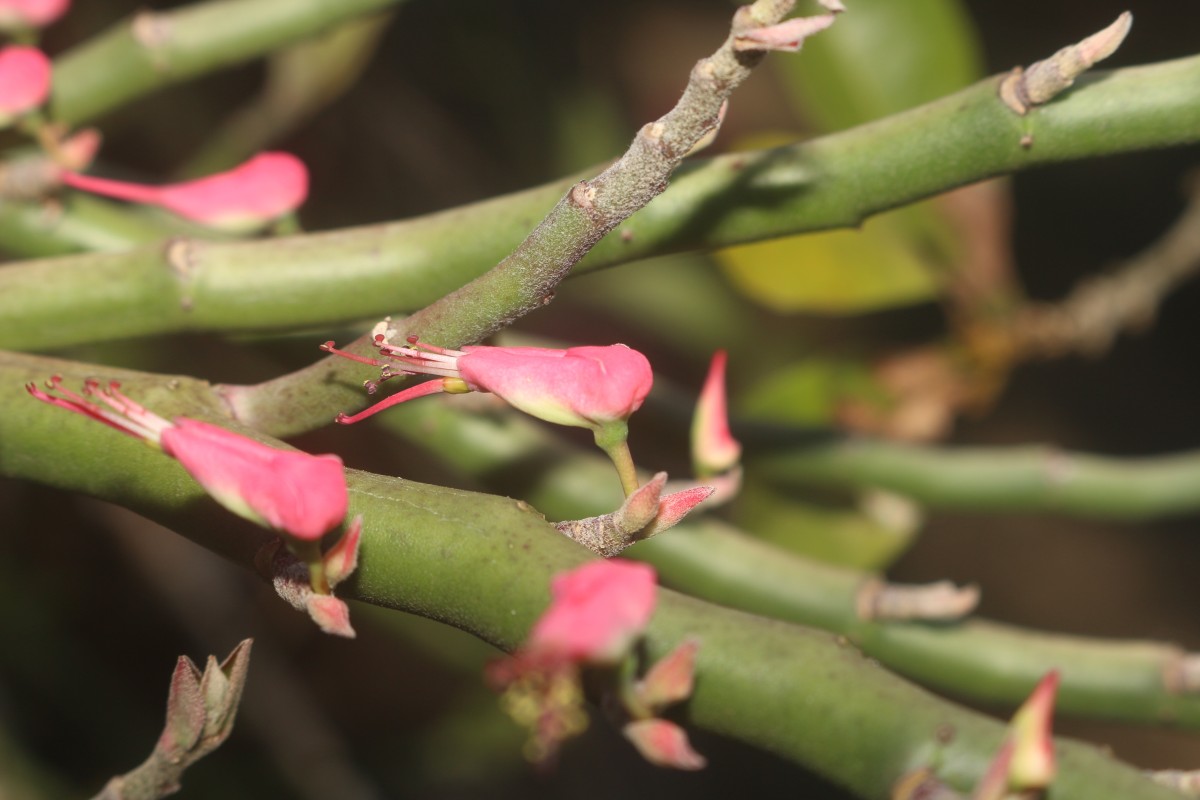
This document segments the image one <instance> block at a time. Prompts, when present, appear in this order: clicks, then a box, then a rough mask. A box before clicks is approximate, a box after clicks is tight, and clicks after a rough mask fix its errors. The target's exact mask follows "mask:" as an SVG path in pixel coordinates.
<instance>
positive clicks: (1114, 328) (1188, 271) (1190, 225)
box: [1010, 180, 1200, 358]
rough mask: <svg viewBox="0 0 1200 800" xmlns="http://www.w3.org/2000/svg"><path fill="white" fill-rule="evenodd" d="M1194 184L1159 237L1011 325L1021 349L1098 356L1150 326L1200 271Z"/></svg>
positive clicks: (1199, 215)
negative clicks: (1182, 206) (1129, 333)
mask: <svg viewBox="0 0 1200 800" xmlns="http://www.w3.org/2000/svg"><path fill="white" fill-rule="evenodd" d="M1193 183H1194V184H1195V185H1194V187H1193V189H1192V192H1191V198H1190V199H1189V202H1188V206H1187V208H1186V209H1184V212H1183V214H1182V215H1181V216H1180V218H1179V219H1178V220H1176V222H1175V224H1174V225H1172V226H1171V229H1170V230H1169V231H1167V233H1166V234H1165V235H1164V236H1163V237H1162V238H1161V239H1160V240H1159V241H1157V242H1155V243H1154V244H1153V245H1151V246H1150V247H1149V248H1148V249H1146V250H1145V251H1143V252H1142V253H1139V254H1138V255H1136V256H1134V257H1133V258H1131V259H1130V260H1129V261H1127V262H1125V263H1124V264H1122V265H1120V266H1119V267H1117V268H1116V269H1114V270H1111V271H1110V272H1109V273H1108V274H1105V275H1100V276H1097V277H1094V278H1091V279H1088V280H1086V281H1084V282H1083V283H1082V284H1080V285H1079V286H1078V287H1077V288H1076V289H1074V290H1073V291H1072V292H1071V294H1070V295H1069V296H1068V297H1067V298H1066V299H1064V300H1062V301H1061V302H1058V303H1041V304H1036V305H1030V306H1029V307H1027V308H1025V309H1024V310H1023V311H1022V312H1020V313H1019V314H1018V315H1017V317H1016V319H1015V320H1014V322H1013V324H1012V326H1011V329H1010V335H1011V336H1012V337H1013V340H1014V345H1015V346H1016V348H1017V350H1018V351H1019V352H1021V353H1024V354H1026V355H1027V356H1030V357H1034V358H1053V357H1059V356H1062V355H1065V354H1068V353H1076V352H1077V353H1081V354H1085V355H1092V356H1096V355H1100V354H1102V353H1104V352H1105V351H1106V350H1108V348H1109V347H1111V346H1112V343H1113V341H1114V340H1115V339H1116V338H1117V336H1118V335H1119V334H1120V333H1121V332H1122V331H1133V330H1139V329H1143V328H1145V327H1147V326H1148V325H1149V324H1150V323H1151V322H1152V321H1153V320H1154V316H1155V314H1156V313H1157V311H1158V307H1159V306H1160V305H1161V304H1162V302H1163V300H1164V299H1166V296H1167V295H1168V294H1169V293H1170V292H1171V291H1172V290H1173V289H1175V287H1177V286H1179V285H1180V284H1181V283H1183V282H1185V281H1187V280H1189V279H1190V278H1192V277H1193V276H1194V275H1195V274H1196V272H1197V271H1200V180H1194V181H1193Z"/></svg>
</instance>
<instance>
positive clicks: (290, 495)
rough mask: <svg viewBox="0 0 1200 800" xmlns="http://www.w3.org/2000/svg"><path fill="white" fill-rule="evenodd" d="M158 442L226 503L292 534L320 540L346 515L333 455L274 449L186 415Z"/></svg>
mask: <svg viewBox="0 0 1200 800" xmlns="http://www.w3.org/2000/svg"><path fill="white" fill-rule="evenodd" d="M161 444H162V449H163V452H165V453H166V454H167V455H169V456H174V457H175V458H176V459H177V460H178V461H179V463H180V464H182V465H183V468H184V469H186V470H187V471H188V473H189V474H191V476H192V477H193V478H195V479H196V481H197V482H198V483H199V484H200V485H201V486H203V487H204V488H205V490H206V491H207V492H208V493H209V494H211V495H212V496H213V497H214V498H216V499H217V501H218V502H220V503H221V504H222V505H224V506H225V507H226V508H228V509H230V510H231V511H233V512H234V513H237V514H239V515H241V516H244V517H246V518H248V519H250V520H252V521H255V522H259V523H262V524H265V525H267V526H269V527H271V528H274V529H275V530H278V531H282V532H285V533H287V534H289V535H291V536H294V537H296V538H297V539H305V540H316V539H320V538H321V537H322V536H324V535H325V534H326V533H327V532H329V531H330V530H333V529H334V528H336V527H337V526H338V525H340V524H341V523H342V520H343V519H344V518H345V516H346V508H347V505H348V493H347V489H346V476H345V469H344V468H343V466H342V460H341V459H340V458H338V457H337V456H335V455H321V456H314V455H309V454H308V453H301V452H299V451H295V450H279V449H277V448H274V447H270V446H268V445H265V444H262V443H261V442H256V441H254V440H253V439H248V438H246V437H245V436H241V435H240V434H237V433H234V432H233V431H229V430H226V429H225V428H221V427H218V426H216V425H210V424H208V423H207V422H200V421H198V420H193V419H187V418H186V417H180V418H179V419H177V420H175V424H174V425H173V426H172V427H170V428H167V429H166V430H165V431H163V433H162V439H161Z"/></svg>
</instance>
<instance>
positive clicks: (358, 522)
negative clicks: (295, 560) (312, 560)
mask: <svg viewBox="0 0 1200 800" xmlns="http://www.w3.org/2000/svg"><path fill="white" fill-rule="evenodd" d="M361 540H362V514H359V515H357V516H356V517H355V518H354V519H353V520H351V521H350V527H349V528H347V529H346V532H345V533H344V534H342V538H340V539H338V540H337V543H336V544H334V545H333V547H331V548H329V550H328V551H326V553H325V556H324V559H323V561H324V564H325V578H326V579H327V580H328V581H329V585H330V586H337V585H338V584H339V583H341V582H342V581H344V580H346V578H348V577H350V575H351V573H353V572H354V570H355V569H357V568H358V548H359V544H360V543H361Z"/></svg>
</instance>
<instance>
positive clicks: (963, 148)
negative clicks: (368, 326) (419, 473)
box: [0, 56, 1200, 433]
mask: <svg viewBox="0 0 1200 800" xmlns="http://www.w3.org/2000/svg"><path fill="white" fill-rule="evenodd" d="M995 83H996V79H994V78H993V79H990V80H988V81H984V82H982V83H979V84H976V85H975V86H972V87H970V88H968V89H965V90H963V91H962V92H959V93H957V94H954V95H951V96H950V97H947V98H944V99H942V100H938V101H935V102H933V103H929V104H927V105H924V106H920V107H918V108H915V109H912V110H911V111H907V112H904V113H902V114H897V115H895V116H892V117H888V118H886V119H883V120H880V121H878V122H875V123H872V124H870V125H866V126H862V127H859V128H854V129H852V130H849V131H845V132H843V133H838V134H833V135H831V136H826V137H822V138H819V139H815V140H812V141H809V142H803V143H799V144H795V145H790V146H787V147H783V148H779V149H776V150H768V151H759V152H755V153H739V154H735V155H729V156H722V157H719V158H715V159H708V160H697V161H692V162H690V163H688V164H685V165H684V166H683V167H681V168H680V170H679V171H678V173H677V174H676V176H675V179H674V181H673V183H672V185H671V187H670V188H669V189H668V190H667V191H666V192H665V193H664V194H663V196H662V197H661V198H660V199H659V200H657V201H656V202H654V203H651V204H650V205H649V206H647V207H646V208H644V209H642V211H641V212H639V213H638V214H636V215H635V216H634V217H632V218H631V219H629V220H628V221H626V222H625V223H623V224H622V225H621V226H620V227H619V229H618V230H619V233H620V235H618V236H610V237H607V238H605V239H603V240H601V241H600V242H599V244H597V245H596V246H595V247H594V248H593V249H592V251H591V252H590V253H589V254H588V255H587V257H586V258H584V260H583V261H582V262H581V263H580V264H579V266H578V268H577V270H579V269H582V270H588V269H596V268H600V267H607V266H612V265H614V264H622V263H627V262H630V261H634V260H637V259H641V258H647V257H649V256H653V255H661V254H663V253H669V252H677V251H681V250H706V249H712V248H718V247H723V246H727V245H731V244H736V243H740V242H746V241H754V240H758V239H764V238H770V237H774V236H783V235H787V234H793V233H801V232H804V231H813V230H821V229H827V228H836V227H846V226H855V225H857V224H858V223H859V222H861V221H862V220H863V219H865V218H866V217H868V216H870V215H872V214H875V213H878V212H880V211H883V210H886V209H889V208H894V207H896V206H900V205H904V204H905V203H909V202H913V201H914V200H918V199H920V198H923V197H928V196H930V195H933V194H937V193H939V192H943V191H946V190H948V189H950V188H953V187H955V186H960V185H962V184H965V183H970V182H973V181H977V180H981V179H983V178H986V177H989V176H993V175H999V174H1004V173H1009V172H1016V171H1019V170H1024V169H1028V168H1031V167H1035V166H1038V165H1042V164H1051V163H1059V162H1063V161H1071V160H1078V159H1084V158H1091V157H1095V156H1099V155H1111V154H1115V153H1124V152H1130V151H1136V150H1145V149H1151V148H1156V147H1167V146H1172V145H1178V144H1182V143H1186V142H1194V141H1197V140H1200V56H1194V57H1191V58H1186V59H1180V60H1178V61H1169V62H1165V63H1162V64H1155V65H1151V66H1146V67H1136V68H1129V69H1122V70H1117V71H1115V72H1107V73H1104V72H1098V73H1095V74H1094V75H1089V76H1085V77H1084V78H1082V79H1080V81H1079V82H1078V83H1077V85H1076V87H1075V88H1074V89H1072V90H1071V91H1070V92H1068V93H1067V94H1066V95H1064V96H1062V97H1060V98H1058V99H1056V100H1055V101H1054V102H1053V103H1050V104H1049V105H1047V106H1045V107H1043V108H1039V109H1037V110H1035V111H1034V112H1031V114H1030V115H1029V116H1028V117H1026V118H1024V119H1023V120H1017V119H1016V118H1015V117H1014V116H1013V115H1012V113H1011V112H1010V111H1008V110H1007V109H1006V108H1004V107H1003V106H1002V105H1001V104H1000V103H999V101H997V100H996V99H995ZM1025 127H1028V128H1029V130H1030V131H1032V133H1033V134H1034V136H1035V144H1034V146H1033V147H1032V148H1028V149H1026V148H1023V147H1021V146H1020V137H1021V134H1022V131H1023V130H1024V129H1025ZM574 181H575V179H567V180H562V181H557V182H555V183H552V184H547V185H545V186H542V187H538V188H535V189H530V190H527V191H524V192H520V193H517V194H513V195H508V196H505V197H499V198H494V199H491V200H487V201H484V202H481V203H476V204H472V205H468V206H463V207H461V208H457V209H452V210H450V211H445V212H439V213H436V214H431V215H428V216H424V217H420V218H416V219H412V220H407V221H403V222H393V223H387V224H383V225H371V226H364V227H357V228H349V229H345V230H340V231H332V232H326V233H314V234H309V235H307V236H300V237H293V238H287V239H280V240H274V241H270V242H260V241H253V242H234V243H213V242H202V241H184V240H181V241H180V242H179V244H177V245H176V250H174V251H169V250H168V249H167V248H164V247H163V246H162V245H153V246H150V247H145V248H141V249H138V250H135V251H133V252H131V253H127V254H111V255H107V256H95V255H88V256H77V257H75V258H63V259H57V260H55V261H49V262H46V261H37V262H30V263H26V264H10V265H8V266H6V267H5V269H4V270H0V347H6V348H9V349H22V348H37V349H47V348H56V347H66V346H69V345H73V344H77V343H79V342H82V341H101V340H105V339H114V338H121V337H127V336H142V335H151V334H161V333H167V332H173V331H185V330H213V331H229V332H235V331H243V332H244V331H267V330H294V329H297V328H302V327H307V326H318V325H320V326H328V325H333V324H342V323H348V322H351V321H355V320H360V319H363V318H368V317H379V316H383V315H385V314H389V313H408V312H411V311H414V310H416V309H419V308H422V307H424V306H426V305H428V304H429V303H431V302H433V301H435V300H437V299H438V298H439V297H442V296H443V295H445V294H446V293H448V292H450V291H453V290H454V289H455V288H457V287H459V286H461V285H463V284H464V283H466V282H467V281H469V280H471V279H472V278H475V277H476V276H478V275H480V274H481V273H482V272H483V271H485V270H486V269H487V268H488V267H490V266H491V265H493V264H496V263H498V262H499V261H500V260H501V259H503V258H504V256H505V255H506V254H508V253H510V252H512V250H513V249H514V248H515V247H516V246H517V245H518V244H520V242H521V240H522V238H524V236H525V235H526V234H527V233H528V224H527V222H526V221H525V220H527V219H529V218H531V217H532V218H537V217H540V216H541V215H543V214H545V213H546V211H547V210H548V209H549V208H550V207H551V206H553V205H554V203H555V201H556V200H557V199H558V198H560V197H561V196H562V195H563V193H564V191H566V189H567V188H568V187H570V186H571V185H572V184H573V183H574ZM38 219H39V217H38V209H37V208H36V207H34V208H31V207H30V206H28V205H27V204H22V203H8V204H4V205H3V206H0V234H3V232H4V231H13V232H14V233H13V234H9V235H3V236H0V243H8V244H10V245H11V242H12V236H14V235H15V231H18V230H20V229H21V228H22V227H23V226H26V227H27V226H29V225H31V224H34V223H36V221H37V220H38ZM464 230H470V231H472V232H473V235H471V236H463V235H462V231H464ZM39 235H44V232H39ZM18 244H19V242H18ZM24 252H28V250H24ZM171 252H175V253H178V254H182V255H185V256H186V259H185V262H186V265H187V269H186V270H184V269H179V268H178V266H177V263H176V262H180V261H184V259H179V258H177V259H171V258H169V257H168V256H169V254H170V253H171ZM398 286H399V287H403V290H402V291H397V289H396V287H398ZM100 296H103V297H104V298H105V302H104V303H102V304H99V305H97V304H96V303H95V302H94V301H95V298H97V297H100ZM472 319H474V320H475V322H474V323H473V326H475V327H473V329H477V324H478V323H479V322H480V320H478V319H477V318H472ZM442 333H444V335H445V338H447V339H451V338H457V335H460V334H461V332H460V333H459V334H456V331H455V330H454V329H453V328H452V327H445V328H444V329H443V331H442V332H440V333H439V335H442ZM443 343H446V344H448V343H449V342H448V341H447V342H443ZM321 363H322V364H323V366H321V367H319V368H314V370H313V371H312V373H311V374H305V375H302V376H297V377H296V378H295V381H296V382H297V383H299V384H300V386H298V387H297V389H296V391H295V392H288V393H287V394H288V395H289V398H290V399H295V400H297V401H299V402H301V403H303V404H304V405H305V406H306V407H307V408H306V411H305V417H304V419H306V420H307V421H306V422H303V424H302V425H300V427H288V428H284V427H277V428H275V430H276V431H277V432H280V433H285V432H296V431H298V430H300V429H301V428H303V427H304V426H305V425H307V426H311V425H315V424H318V423H323V422H324V421H325V420H326V419H327V418H328V417H329V416H330V409H332V408H338V407H346V408H347V410H349V408H350V407H351V406H352V404H355V403H356V402H357V403H358V404H361V403H362V402H363V398H362V397H361V392H358V391H357V390H355V391H351V390H350V389H349V387H352V386H357V385H358V383H359V382H360V378H359V377H358V374H357V370H355V369H354V368H353V367H352V366H351V365H350V364H348V363H345V364H342V365H341V366H337V364H336V362H332V361H329V362H321ZM326 382H327V385H326V386H324V387H323V388H320V385H321V384H322V383H326ZM343 384H344V385H345V387H347V388H345V389H343V390H340V391H339V390H337V388H336V387H339V386H341V385H343ZM273 389H277V390H279V391H280V392H283V389H284V384H274V385H273ZM314 389H316V391H314ZM267 391H269V390H265V389H264V392H267ZM265 399H266V398H264V400H265ZM260 414H261V418H262V419H263V420H265V421H269V417H268V412H266V411H265V410H263V411H261V412H260ZM300 422H301V419H300V418H297V419H296V423H297V424H299V423H300ZM272 424H274V423H272Z"/></svg>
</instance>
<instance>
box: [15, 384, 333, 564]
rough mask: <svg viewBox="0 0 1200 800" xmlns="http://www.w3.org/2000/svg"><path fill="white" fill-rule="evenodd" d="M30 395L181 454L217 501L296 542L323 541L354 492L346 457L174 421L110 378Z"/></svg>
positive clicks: (53, 387)
mask: <svg viewBox="0 0 1200 800" xmlns="http://www.w3.org/2000/svg"><path fill="white" fill-rule="evenodd" d="M25 388H26V389H27V390H28V391H29V393H30V394H31V395H33V396H34V397H36V398H37V399H38V400H41V401H43V402H46V403H50V404H51V405H56V406H59V407H60V408H66V409H68V410H70V411H74V412H76V413H79V414H83V415H84V416H87V417H91V418H92V419H95V420H97V421H99V422H103V423H104V424H106V425H108V426H110V427H112V428H116V429H117V430H119V431H121V432H122V433H126V434H128V435H130V436H134V437H136V438H139V439H144V440H145V441H147V442H149V443H151V444H153V445H156V446H158V447H160V448H162V450H163V452H165V453H166V454H167V455H169V456H172V457H173V458H175V459H176V460H177V461H179V463H180V464H181V465H182V466H183V468H184V469H186V470H187V471H188V473H189V474H190V475H191V476H192V477H193V478H195V479H196V481H197V482H198V483H199V484H200V485H201V486H203V487H204V489H205V491H207V492H208V493H209V494H210V495H212V497H213V499H215V500H216V501H217V502H218V503H220V504H221V505H223V506H225V507H226V508H228V509H229V510H230V511H232V512H233V513H235V514H237V515H238V516H240V517H244V518H246V519H248V520H250V521H252V522H256V523H258V524H259V525H264V526H266V527H269V528H272V529H274V530H276V531H279V532H280V533H284V534H286V535H288V536H290V537H293V538H295V539H300V540H302V541H317V540H319V539H320V538H321V537H322V536H324V535H325V534H326V533H328V532H329V531H331V530H333V529H334V528H336V527H337V526H338V525H340V524H342V520H343V519H345V516H346V508H347V505H348V502H349V499H348V498H349V496H348V492H347V489H346V472H345V469H344V468H343V467H342V460H341V459H340V458H338V457H337V456H335V455H321V456H313V455H309V454H308V453H301V452H299V451H296V450H279V449H277V448H275V447H270V446H268V445H265V444H262V443H261V442H256V441H254V440H253V439H249V438H247V437H245V436H242V435H240V434H237V433H234V432H233V431H230V430H226V429H225V428H221V427H219V426H216V425H211V424H209V423H207V422H200V421H198V420H194V419H188V418H187V417H179V418H177V419H176V420H175V421H174V422H168V421H167V420H165V419H163V418H162V417H160V416H158V415H157V414H154V413H153V412H151V411H147V410H146V409H145V408H143V407H142V406H140V405H138V404H137V403H135V402H134V401H133V400H131V399H129V398H128V397H126V396H125V395H124V394H122V393H121V392H120V384H119V383H117V382H116V381H113V382H111V383H110V384H109V385H108V387H107V388H104V389H101V388H100V384H99V382H97V381H94V380H89V381H87V382H86V383H85V384H84V390H83V393H84V395H87V397H92V398H95V399H97V400H99V401H100V402H101V403H103V405H98V404H96V403H93V402H91V401H90V400H88V399H87V398H85V397H84V396H81V395H78V394H75V393H74V392H71V391H68V390H67V389H65V388H63V385H62V378H61V377H60V376H58V375H55V376H54V377H52V378H51V379H50V383H49V388H50V389H51V391H53V392H56V394H49V393H47V392H44V391H42V390H41V389H39V388H38V387H37V386H36V385H35V384H32V383H31V384H28V385H27V386H26V387H25Z"/></svg>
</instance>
